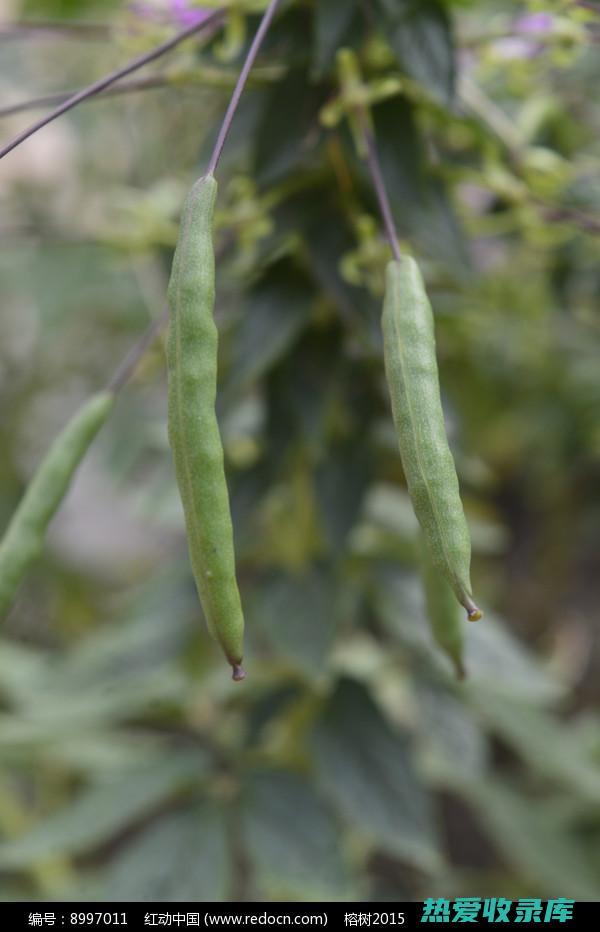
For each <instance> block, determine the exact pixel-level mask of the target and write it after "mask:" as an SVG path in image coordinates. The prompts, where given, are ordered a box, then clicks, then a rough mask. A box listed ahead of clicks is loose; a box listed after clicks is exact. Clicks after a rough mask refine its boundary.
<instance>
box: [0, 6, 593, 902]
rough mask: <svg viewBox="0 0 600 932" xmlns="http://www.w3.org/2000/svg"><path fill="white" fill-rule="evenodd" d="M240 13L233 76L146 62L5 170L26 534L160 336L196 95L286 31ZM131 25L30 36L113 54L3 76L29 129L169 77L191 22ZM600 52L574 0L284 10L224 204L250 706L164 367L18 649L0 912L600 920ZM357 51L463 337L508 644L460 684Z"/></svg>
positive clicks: (4, 693) (78, 54)
mask: <svg viewBox="0 0 600 932" xmlns="http://www.w3.org/2000/svg"><path fill="white" fill-rule="evenodd" d="M197 5H200V4H197ZM155 6H157V7H161V6H162V8H163V10H165V9H166V7H167V6H168V4H155ZM234 6H235V10H236V11H237V12H236V13H235V14H234V13H232V15H231V21H230V27H229V30H228V32H227V35H226V38H225V40H223V39H222V38H220V37H216V38H215V39H214V40H212V41H210V42H208V43H205V44H204V45H203V44H202V43H200V44H198V43H188V44H187V45H186V46H182V47H181V48H180V49H179V50H178V51H177V52H176V53H174V54H172V55H171V56H170V58H169V59H164V60H163V61H162V62H161V63H160V64H158V65H156V66H155V69H156V70H157V71H158V72H159V73H161V74H164V75H165V87H164V88H163V89H156V90H154V91H152V92H148V91H146V92H145V93H143V94H142V93H140V94H133V93H132V94H129V95H124V96H121V97H117V98H112V99H110V100H108V101H97V102H94V103H89V104H88V105H86V106H83V107H81V108H79V109H78V110H76V111H75V112H73V113H72V114H71V115H70V116H69V117H68V118H66V119H63V120H62V121H60V122H57V123H55V124H53V125H52V126H49V127H47V128H46V129H45V130H43V131H42V132H41V133H39V134H38V135H37V136H36V137H35V138H34V139H32V140H29V142H28V143H27V144H25V145H24V146H23V147H22V148H21V149H20V150H19V151H18V152H15V153H12V155H10V156H9V157H8V158H7V159H6V161H4V162H3V163H2V173H1V175H0V185H1V186H0V204H1V207H2V217H3V220H2V228H1V230H0V235H1V236H2V240H3V249H2V251H1V254H0V268H1V274H2V280H3V295H4V300H3V310H2V316H1V318H0V328H1V329H0V334H1V336H0V385H1V391H2V419H1V421H0V449H2V457H1V459H0V521H1V522H2V524H4V523H5V522H6V521H7V520H8V516H9V515H10V514H11V513H12V511H13V509H14V507H15V505H16V503H17V501H18V499H19V496H20V495H21V493H22V490H23V488H24V487H25V484H26V482H27V477H28V476H29V475H30V474H31V472H32V469H33V468H34V466H35V463H36V462H37V461H38V459H39V457H40V455H41V453H42V451H43V450H44V449H45V448H46V447H47V445H48V443H49V441H50V440H51V438H52V437H53V436H54V435H55V434H56V432H57V430H58V429H59V428H60V427H61V426H62V425H63V424H64V423H65V421H66V419H67V417H68V416H69V414H70V413H71V411H73V410H74V409H75V407H76V406H77V403H78V401H80V400H81V399H82V398H84V397H86V396H87V395H88V394H89V393H90V392H92V391H95V390H96V389H97V388H98V387H99V386H100V385H102V384H103V383H104V382H105V381H106V380H107V379H108V377H109V376H110V374H111V373H112V371H113V369H114V368H115V366H116V364H117V362H118V360H119V359H120V358H121V357H122V355H123V354H124V353H125V352H126V351H127V349H128V348H129V346H130V345H131V343H132V342H133V340H134V339H135V336H136V335H137V334H138V333H139V332H141V330H142V329H143V328H144V326H145V325H146V321H147V319H148V317H149V315H154V314H156V313H158V312H159V311H160V309H161V307H162V305H163V302H164V295H165V290H166V281H167V277H168V272H169V266H170V260H171V255H172V246H173V244H174V241H175V237H176V232H177V219H178V212H179V208H180V205H181V200H182V197H183V194H184V192H185V190H186V187H187V186H188V185H189V183H190V181H191V179H192V178H193V177H194V176H195V175H197V174H198V173H199V171H201V170H202V166H203V165H204V164H205V160H206V154H207V152H208V150H209V147H210V143H211V141H212V139H213V138H214V134H215V132H216V128H217V125H218V120H219V118H220V116H221V115H222V113H223V110H224V107H225V104H226V100H227V90H226V89H223V90H217V89H214V88H212V89H207V88H203V87H202V86H201V84H199V83H198V81H192V82H191V83H189V84H187V83H186V82H185V81H184V80H180V81H178V82H177V83H176V84H175V85H173V83H172V82H170V81H169V74H170V73H171V72H172V70H173V68H174V67H176V68H177V69H179V70H181V69H184V68H188V69H189V70H190V72H192V73H193V72H194V69H197V68H200V67H201V66H203V67H207V68H208V67H209V66H210V67H215V68H216V67H218V68H219V69H221V73H222V75H224V76H225V77H226V78H227V79H228V80H229V81H230V80H231V79H232V78H233V77H234V75H235V73H236V71H237V69H238V68H239V62H240V59H241V55H242V53H243V47H245V45H246V44H247V42H248V41H249V37H250V36H251V34H252V31H253V29H254V28H255V24H256V14H257V12H258V11H259V10H260V8H261V4H260V3H239V4H235V5H234ZM139 8H141V5H138V7H135V6H134V5H133V4H132V5H131V6H130V7H126V6H125V5H124V4H119V3H117V2H115V3H111V4H110V6H109V5H107V4H106V3H105V2H102V3H93V2H86V3H83V2H67V0H63V2H56V0H52V2H51V0H24V2H22V3H21V2H19V0H11V2H9V3H4V4H2V11H3V13H5V15H6V17H9V16H10V17H12V18H14V19H18V18H20V17H24V18H25V19H27V18H30V19H32V20H33V19H34V18H35V17H40V18H41V19H44V20H48V19H52V18H57V19H58V20H60V19H61V18H62V17H70V18H73V17H82V18H89V19H92V20H94V21H95V19H96V18H97V17H99V16H105V17H109V18H110V24H111V26H112V27H113V32H112V37H113V39H112V40H107V37H106V35H100V34H98V35H95V36H91V35H87V36H84V35H83V34H78V33H76V32H75V33H72V34H71V33H69V32H68V30H67V31H66V32H65V33H64V34H63V33H61V34H58V33H57V32H56V31H54V32H53V31H52V30H50V29H49V28H48V29H47V30H46V31H45V32H44V30H42V31H41V32H38V33H36V35H35V36H33V35H32V37H31V38H29V39H27V38H26V37H25V36H21V38H20V39H19V40H16V39H14V40H13V41H12V42H11V43H7V42H2V44H1V45H0V73H1V74H2V80H3V83H4V87H5V90H4V94H5V99H6V101H7V102H12V101H17V100H21V99H24V98H25V97H27V96H28V95H29V96H32V97H33V96H36V95H37V94H40V93H45V92H48V91H51V90H54V89H62V88H63V87H67V88H70V87H73V86H77V85H78V84H85V83H86V82H88V81H90V80H92V79H93V78H95V77H96V76H97V75H99V74H102V73H103V72H105V71H108V70H110V68H111V67H114V66H115V65H116V64H117V63H120V62H122V61H124V60H126V58H127V57H128V55H133V54H137V53H138V51H139V50H140V48H143V47H145V43H146V44H147V45H148V46H150V45H152V44H153V43H154V42H156V41H157V40H158V39H159V37H160V35H161V34H162V32H163V31H165V34H166V32H167V31H168V28H169V24H168V17H166V19H165V20H164V22H163V24H161V23H160V22H157V21H155V20H154V19H153V20H152V21H148V22H144V21H143V20H142V19H140V13H139ZM240 11H241V13H243V14H244V16H240ZM540 11H543V12H545V13H546V14H547V16H546V19H545V25H543V21H540V20H539V19H538V20H537V21H536V20H535V16H534V14H538V13H539V12H540ZM245 14H247V20H246V16H245ZM526 15H527V16H529V19H528V20H524V19H523V17H525V16H526ZM548 15H549V16H550V19H549V20H548ZM532 16H533V17H534V18H533V19H532V18H531V17H532ZM536 22H537V27H536V29H534V28H533V26H534V25H535V23H536ZM540 22H541V23H542V26H543V28H540ZM244 24H245V26H244ZM143 28H144V29H145V30H146V31H145V32H144V31H143ZM170 28H172V24H171V27H170ZM599 36H600V20H599V19H598V17H597V16H595V14H594V13H591V12H589V11H587V10H585V9H583V8H582V7H580V6H579V5H578V4H576V3H571V2H566V0H565V2H562V0H547V2H546V3H544V4H540V3H537V2H531V3H520V4H517V3H506V2H502V3H500V2H493V0H486V2H483V3H477V4H475V3H469V2H450V0H447V2H442V0H428V2H419V3H418V4H417V3H410V2H405V0H397V2H394V0H377V2H373V3H370V4H363V3H360V2H359V0H322V2H319V3H313V2H309V0H297V2H289V3H287V4H285V5H284V10H283V13H282V15H281V16H280V17H279V18H278V20H277V22H276V24H275V26H274V28H273V31H272V33H271V35H270V36H269V39H268V41H267V44H266V47H265V51H264V54H263V56H262V60H261V65H262V66H265V65H266V64H269V65H273V66H276V69H277V70H276V73H275V75H273V74H268V73H266V72H264V73H263V74H262V77H261V79H260V80H257V81H256V82H255V83H254V84H253V85H252V87H251V88H250V89H249V90H248V92H247V94H246V95H245V97H244V100H243V103H242V106H241V109H240V111H239V114H238V116H237V118H236V121H235V124H234V127H233V132H232V135H231V138H230V141H229V143H228V145H227V148H226V151H225V155H224V160H223V163H222V171H221V175H220V200H219V216H218V229H219V234H218V235H219V237H220V238H222V240H223V243H224V248H225V250H226V254H225V258H224V260H223V261H222V263H221V264H220V267H219V271H218V279H219V280H218V294H219V299H218V308H217V317H218V323H219V327H220V331H221V335H222V340H221V354H222V360H221V362H222V365H221V371H222V384H221V386H220V396H219V405H220V410H219V414H220V420H221V424H222V429H223V435H224V440H225V446H226V455H227V465H228V477H229V481H230V488H231V493H232V507H233V512H234V524H235V531H236V544H237V549H238V559H239V573H240V582H241V588H242V594H243V599H244V603H245V607H246V614H247V630H248V656H247V666H248V670H249V674H250V675H249V677H248V679H247V681H246V682H245V683H244V685H243V686H242V687H240V686H236V685H234V684H232V683H231V682H230V681H229V679H228V674H227V670H226V668H225V666H224V664H223V662H222V660H221V658H220V655H219V653H218V650H217V648H216V646H215V645H214V644H213V643H212V642H211V641H210V639H209V637H208V635H207V633H206V631H205V626H204V623H203V621H202V619H201V617H200V609H199V606H198V603H197V600H196V596H195V592H194V587H193V581H192V577H191V574H190V569H189V565H188V560H187V554H186V544H185V538H184V531H183V517H182V513H181V508H180V505H179V500H178V494H177V490H176V488H175V484H174V477H173V470H172V466H171V459H170V454H169V450H168V444H167V436H166V425H165V413H166V412H165V383H164V360H163V356H162V349H161V346H160V345H158V346H157V347H155V348H154V349H153V350H152V352H151V353H149V354H148V355H147V357H146V358H145V360H144V362H143V365H142V366H141V367H140V369H139V371H138V374H137V376H136V378H135V379H134V381H133V383H132V385H131V386H130V387H129V388H128V389H127V390H126V391H125V392H124V393H123V395H122V397H121V398H120V400H119V404H118V406H117V411H116V414H115V416H114V418H113V419H112V420H111V422H110V423H109V425H108V427H107V428H106V429H105V430H104V431H103V433H102V434H101V436H100V438H99V439H98V441H97V443H96V444H95V446H94V449H93V451H92V455H91V456H90V457H89V459H88V461H87V462H86V464H85V465H84V467H83V469H82V470H81V472H80V474H79V476H78V479H77V482H76V484H75V486H74V488H73V489H72V491H71V493H70V495H69V497H68V499H67V501H66V502H65V506H64V508H63V509H62V511H61V513H60V514H59V516H58V517H57V519H56V521H55V522H54V524H53V527H52V533H51V534H50V538H49V541H48V545H47V548H46V552H45V557H44V559H43V561H42V562H41V563H40V564H39V565H38V566H37V567H36V569H35V572H34V573H33V574H32V575H31V577H30V578H29V579H28V581H27V583H26V585H25V586H24V587H23V589H22V591H21V594H20V597H19V601H18V603H17V605H16V606H15V608H14V610H13V612H12V613H11V615H10V617H9V618H8V619H7V621H6V623H5V626H4V629H3V634H2V644H1V648H0V695H1V702H2V707H1V708H2V710H1V712H0V760H1V765H0V831H1V832H2V836H3V838H2V841H1V842H0V872H1V873H0V876H1V880H0V895H1V896H2V897H3V898H4V899H11V898H20V899H35V898H36V897H43V898H53V897H56V898H64V899H67V898H71V899H79V900H85V899H86V898H100V899H103V898H104V899H107V900H113V901H114V900H115V899H117V900H118V899H142V900H143V899H152V900H165V901H168V900H178V899H183V900H185V899H188V900H202V899H227V900H234V901H235V900H239V899H256V898H261V897H262V898H264V897H266V898H270V899H300V900H302V899H305V900H311V899H319V898H325V899H336V898H348V899H356V900H368V899H370V898H390V899H401V898H418V897H421V896H423V895H428V896H435V895H448V896H469V895H471V896H473V895H475V896H478V895H479V896H480V895H493V896H504V897H509V898H511V897H512V898H514V897H518V896H541V897H544V896H552V897H556V896H565V897H575V898H579V899H597V898H598V895H599V893H600V890H599V886H598V876H599V875H600V854H599V852H600V719H599V718H598V710H597V704H598V695H599V694H598V683H599V682H600V677H599V675H598V674H599V670H600V642H599V639H598V609H597V606H598V604H599V601H600V598H599V597H600V592H599V586H600V583H599V578H598V572H597V554H598V552H599V549H600V535H599V531H598V528H599V527H600V520H599V519H600V495H599V488H600V485H599V483H598V476H599V467H600V429H599V426H598V417H597V412H598V410H599V405H600V370H599V367H598V358H599V353H600V319H599V317H598V301H597V298H598V293H599V291H600V272H599V265H598V258H599V249H598V239H597V236H596V237H595V236H594V232H595V233H596V234H597V233H598V224H599V219H598V218H599V216H600V182H599V173H598V165H599V159H600V153H599V152H598V148H597V140H598V138H599V133H598V131H599V129H600V125H599V124H600V109H599V104H598V101H597V99H596V100H594V98H593V94H592V92H591V89H592V88H594V87H597V86H598V81H599V80H600V60H599V58H598V55H597V54H596V51H595V46H594V43H597V42H598V39H599ZM234 40H235V41H234ZM240 41H241V45H240ZM21 43H24V44H21ZM343 46H349V47H352V48H353V49H354V50H355V51H356V53H357V54H358V55H359V57H360V61H361V67H362V69H363V74H364V77H365V82H366V84H367V87H368V89H369V94H370V96H371V98H372V99H373V100H374V101H375V103H374V105H373V117H374V125H375V129H376V134H377V139H378V142H379V146H380V149H381V156H382V161H383V166H384V171H385V176H386V181H387V183H388V185H389V188H390V192H391V195H392V200H393V206H394V210H395V213H396V219H397V223H398V226H399V229H400V232H401V236H402V238H403V241H404V244H405V245H407V246H408V245H410V247H411V248H412V249H413V250H414V251H415V252H416V254H417V255H418V257H419V260H420V262H421V263H422V266H423V268H424V270H425V274H426V277H427V282H428V288H429V290H430V294H431V297H432V301H433V304H434V309H435V312H436V320H437V330H438V352H439V360H440V369H441V380H442V386H443V390H444V401H445V406H446V411H447V418H448V426H449V431H450V435H451V441H452V445H453V449H454V451H455V455H456V459H457V464H458V471H459V474H460V476H461V482H462V488H463V493H464V498H465V503H466V507H467V511H468V516H469V520H470V523H471V526H472V529H473V538H474V568H473V579H474V582H475V586H476V591H477V594H478V599H479V600H480V601H481V603H482V604H483V606H484V607H485V608H486V609H487V611H486V618H485V620H484V621H483V622H481V624H479V625H475V626H469V628H468V630H466V631H465V636H466V642H467V660H466V665H467V669H468V673H469V677H468V679H467V680H466V681H465V682H464V683H460V684H459V683H457V682H456V680H455V679H454V678H453V675H452V669H451V666H450V663H449V662H448V661H447V659H446V658H445V657H444V656H443V655H441V654H439V653H438V652H437V651H436V649H435V647H434V644H433V641H432V638H431V635H430V633H429V629H428V626H427V624H426V617H425V603H424V597H423V595H422V592H421V586H420V582H419V578H418V549H417V546H416V528H415V522H414V518H413V516H412V512H411V509H410V504H409V503H408V500H407V496H406V491H405V485H404V481H403V476H402V471H401V466H400V463H399V457H398V454H397V450H396V445H395V439H394V435H393V430H392V426H391V417H390V413H389V407H388V401H387V398H386V389H385V384H384V379H383V365H382V358H381V343H380V333H379V312H380V303H381V287H382V286H381V282H382V270H383V266H384V264H385V261H386V259H387V249H386V247H385V246H384V245H383V242H382V239H381V234H380V226H379V219H378V216H377V210H376V204H375V202H374V197H373V193H372V190H371V187H370V184H369V179H368V177H367V176H366V173H365V170H364V167H363V166H362V165H361V164H360V162H359V160H358V159H357V156H356V153H355V151H354V148H353V142H352V136H351V133H350V131H349V129H348V126H347V124H346V121H345V119H344V118H343V112H342V113H341V116H340V118H339V119H334V120H332V119H331V113H332V109H331V108H332V107H333V112H334V114H335V105H336V100H338V98H339V88H338V83H337V73H336V51H337V50H338V49H339V48H340V47H343ZM324 113H325V122H326V123H327V125H324V122H323V114H324ZM29 119H30V115H27V114H24V115H15V116H11V117H10V118H9V119H4V120H3V122H2V131H3V135H4V137H5V138H9V137H10V135H11V133H12V132H13V131H15V132H16V131H17V130H18V129H19V128H20V127H21V126H23V125H26V124H27V122H28V121H29Z"/></svg>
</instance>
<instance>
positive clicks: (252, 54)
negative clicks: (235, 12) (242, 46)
mask: <svg viewBox="0 0 600 932" xmlns="http://www.w3.org/2000/svg"><path fill="white" fill-rule="evenodd" d="M280 2H281V0H271V2H270V3H269V5H268V7H267V9H266V10H265V12H264V14H263V18H262V19H261V21H260V25H259V27H258V29H257V30H256V35H255V36H254V39H253V40H252V45H251V46H250V48H249V50H248V54H247V55H246V60H245V62H244V64H243V66H242V70H241V71H240V75H239V77H238V79H237V83H236V85H235V88H234V90H233V94H232V95H231V100H230V101H229V106H228V107H227V111H226V113H225V116H224V118H223V123H222V124H221V129H220V130H219V135H218V136H217V141H216V143H215V147H214V149H213V152H212V155H211V157H210V161H209V163H208V168H207V171H206V174H207V175H214V173H215V171H216V169H217V166H218V164H219V160H220V158H221V154H222V152H223V146H224V145H225V141H226V139H227V136H228V135H229V130H230V129H231V124H232V123H233V118H234V116H235V112H236V110H237V108H238V105H239V102H240V99H241V96H242V93H243V91H244V87H245V86H246V81H247V80H248V75H249V74H250V71H251V70H252V66H253V64H254V62H255V60H256V56H257V55H258V52H259V49H260V47H261V45H262V43H263V40H264V38H265V36H266V34H267V32H268V30H269V26H270V25H271V21H272V20H273V17H274V16H275V13H276V11H277V7H278V6H279V3H280Z"/></svg>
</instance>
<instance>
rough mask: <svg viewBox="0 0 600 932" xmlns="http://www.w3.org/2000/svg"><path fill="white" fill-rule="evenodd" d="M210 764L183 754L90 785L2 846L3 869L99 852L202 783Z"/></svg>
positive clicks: (198, 755) (0, 860)
mask: <svg viewBox="0 0 600 932" xmlns="http://www.w3.org/2000/svg"><path fill="white" fill-rule="evenodd" d="M207 765H208V761H207V759H206V758H205V757H204V756H203V755H202V754H200V753H194V754H190V753H185V754H183V753H181V754H177V755H174V756H171V757H170V758H166V759H163V760H162V761H160V762H156V763H155V764H154V766H153V767H148V766H147V767H145V768H144V769H143V770H141V771H136V772H131V773H127V774H125V775H124V776H119V777H113V778H112V779H106V780H104V781H103V782H102V783H98V784H96V785H95V786H91V787H90V788H89V789H87V790H84V791H83V792H82V793H81V794H80V795H79V796H77V797H76V798H75V800H74V801H73V802H72V803H70V804H69V805H67V806H66V807H65V808H64V809H61V810H59V811H58V812H56V813H53V814H52V815H50V816H49V817H48V818H47V819H45V820H44V821H42V822H40V823H39V824H38V825H36V826H35V827H34V828H32V829H31V830H30V831H29V832H28V833H27V834H25V835H22V836H21V837H20V838H16V839H14V840H11V841H7V842H4V843H3V844H2V845H0V866H2V867H3V868H20V867H26V866H27V865H28V864H30V863H31V862H36V861H40V860H44V859H46V858H50V857H52V856H54V855H63V854H78V853H80V852H82V851H86V850H89V849H90V848H94V847H97V846H98V845H100V844H103V843H104V842H106V841H108V840H109V839H110V838H112V837H113V836H114V835H116V834H118V833H119V832H121V831H123V829H125V828H127V826H129V825H131V823H132V822H135V821H137V820H139V819H141V818H142V817H143V816H145V815H147V814H148V813H149V812H151V811H152V810H153V809H154V808H155V807H156V806H158V805H160V804H161V803H163V802H164V801H165V800H167V799H169V798H170V797H171V796H173V795H174V794H175V793H177V792H178V791H180V790H181V789H182V788H184V787H186V786H188V785H190V784H191V783H193V782H195V781H197V780H198V778H199V777H201V776H202V774H203V772H204V771H205V770H206V768H207Z"/></svg>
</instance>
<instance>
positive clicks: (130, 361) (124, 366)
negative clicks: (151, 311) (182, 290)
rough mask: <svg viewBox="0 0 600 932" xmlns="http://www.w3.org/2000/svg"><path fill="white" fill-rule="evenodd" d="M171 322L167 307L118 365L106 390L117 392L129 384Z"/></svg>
mask: <svg viewBox="0 0 600 932" xmlns="http://www.w3.org/2000/svg"><path fill="white" fill-rule="evenodd" d="M168 322H169V308H168V307H165V308H164V309H163V311H162V313H161V314H159V315H158V317H156V318H155V319H154V320H153V321H152V323H151V324H150V326H149V327H147V328H146V330H145V331H144V333H143V334H142V335H141V337H140V338H139V340H138V341H137V343H134V345H133V346H132V347H131V349H130V350H129V352H128V353H127V355H126V356H125V358H124V359H123V361H122V362H121V364H120V365H119V366H118V368H117V370H116V372H115V374H114V375H113V377H112V379H111V380H110V382H109V383H108V385H107V386H106V390H107V391H109V392H113V393H114V394H116V393H117V392H118V391H120V389H122V388H123V386H124V385H126V384H127V382H128V381H129V379H130V378H131V376H132V375H133V373H134V372H135V370H136V369H137V367H138V364H139V362H140V360H141V359H142V357H143V356H144V355H145V353H146V350H148V349H149V348H150V347H151V346H152V344H153V343H154V341H155V340H156V338H157V336H158V335H159V333H160V331H161V330H162V329H163V327H166V325H167V323H168Z"/></svg>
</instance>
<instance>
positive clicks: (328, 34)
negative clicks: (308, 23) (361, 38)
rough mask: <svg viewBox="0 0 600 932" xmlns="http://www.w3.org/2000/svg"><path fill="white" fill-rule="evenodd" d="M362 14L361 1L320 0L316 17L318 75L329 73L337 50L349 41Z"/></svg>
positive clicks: (315, 65)
mask: <svg viewBox="0 0 600 932" xmlns="http://www.w3.org/2000/svg"><path fill="white" fill-rule="evenodd" d="M359 12H360V3H359V0H343V2H342V3H340V2H339V0H319V3H317V5H316V9H315V15H314V32H315V37H314V68H315V71H316V73H317V75H322V74H323V73H324V72H325V71H327V70H328V69H329V68H330V67H331V65H332V64H333V62H334V60H335V55H336V52H337V50H338V49H339V48H340V47H341V46H343V45H344V44H345V43H347V42H348V41H349V38H350V35H351V32H352V27H353V25H354V23H355V21H356V18H357V14H358V13H359Z"/></svg>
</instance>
